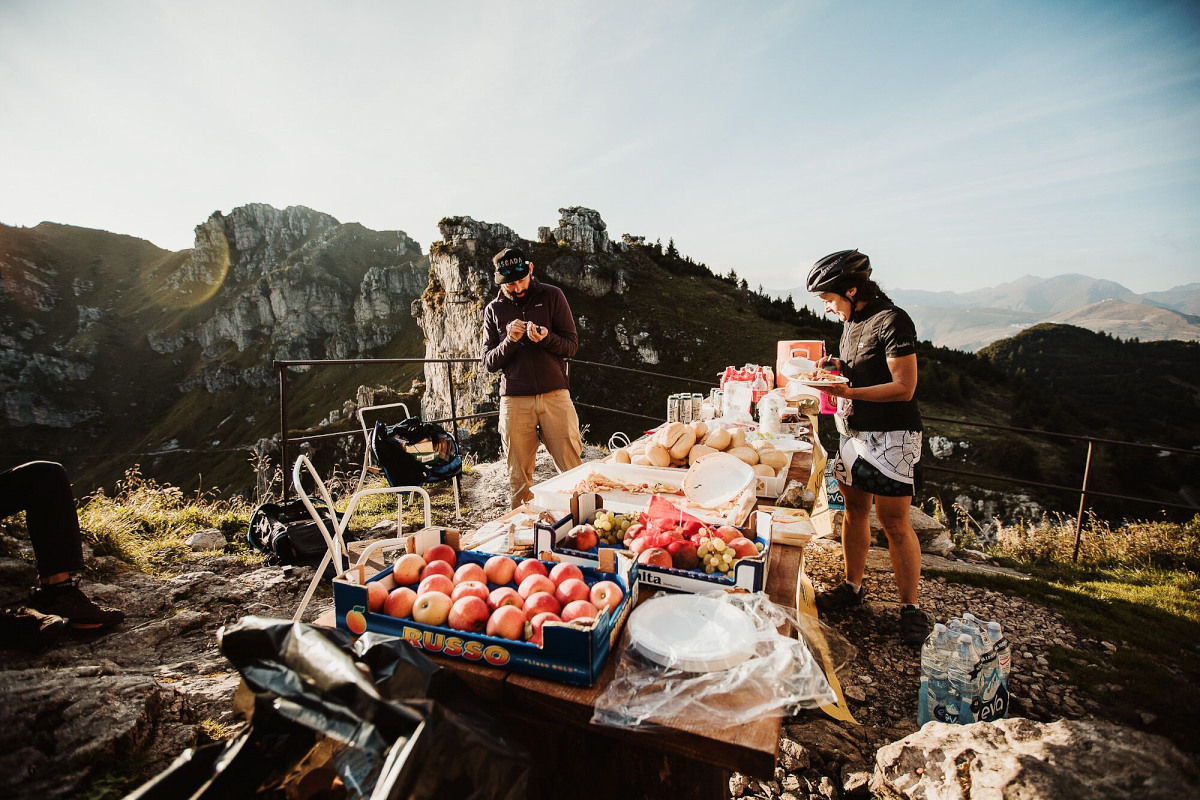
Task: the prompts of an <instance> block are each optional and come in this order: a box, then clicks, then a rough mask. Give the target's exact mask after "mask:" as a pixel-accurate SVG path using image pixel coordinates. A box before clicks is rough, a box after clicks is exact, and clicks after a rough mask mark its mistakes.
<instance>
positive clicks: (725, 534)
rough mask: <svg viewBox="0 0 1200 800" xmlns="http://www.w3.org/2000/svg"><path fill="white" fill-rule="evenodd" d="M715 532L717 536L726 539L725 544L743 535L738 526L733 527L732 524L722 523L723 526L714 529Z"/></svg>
mask: <svg viewBox="0 0 1200 800" xmlns="http://www.w3.org/2000/svg"><path fill="white" fill-rule="evenodd" d="M714 533H716V534H717V536H720V537H721V538H722V539H724V540H725V544H729V543H730V542H732V541H733V540H734V539H736V538H738V537H739V536H741V535H742V532H741V531H739V530H738V529H737V528H734V527H732V526H731V525H722V526H721V527H719V528H717V529H716V530H715V531H714Z"/></svg>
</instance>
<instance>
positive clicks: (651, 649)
mask: <svg viewBox="0 0 1200 800" xmlns="http://www.w3.org/2000/svg"><path fill="white" fill-rule="evenodd" d="M688 599H692V600H694V601H695V603H694V604H689V603H687V602H686V601H687V600H688ZM801 616H803V617H804V619H803V620H801V619H798V618H797V615H796V614H795V613H794V612H792V611H789V610H788V609H786V608H784V607H782V606H779V605H777V604H775V603H773V602H771V600H770V599H769V598H768V597H767V596H766V595H765V594H764V593H762V592H754V593H740V592H733V593H730V592H724V591H715V592H708V593H703V594H696V595H677V594H670V593H665V592H662V593H659V594H657V595H655V596H654V597H652V598H650V599H648V600H646V601H645V602H643V603H641V604H640V605H639V606H638V607H637V608H636V609H635V610H634V612H633V614H632V615H630V618H629V622H628V623H627V625H626V630H625V632H624V633H623V634H622V636H623V638H624V645H625V646H624V647H623V650H622V655H621V658H620V660H619V661H618V662H617V667H616V675H615V676H614V678H613V680H612V681H611V682H610V683H609V685H608V687H607V688H606V689H605V690H604V692H603V693H602V694H601V695H600V697H598V698H597V699H596V706H595V713H594V715H593V717H592V722H593V723H596V724H599V725H611V726H615V727H623V728H628V727H633V726H654V725H668V724H675V725H678V724H684V725H686V724H695V723H696V721H697V720H703V721H704V722H705V723H706V724H710V725H712V726H715V727H718V728H728V727H734V726H737V725H741V724H744V723H747V722H752V721H754V720H756V719H760V718H762V717H764V716H771V715H774V716H788V715H791V714H794V713H796V712H798V711H800V710H801V709H805V708H815V707H819V706H822V705H825V704H828V703H833V702H836V699H837V698H836V695H835V693H834V691H833V690H832V689H831V688H830V685H829V681H828V680H826V678H825V672H824V670H825V665H824V664H822V663H821V661H819V660H818V659H815V658H814V657H813V656H812V653H811V651H810V648H809V647H808V646H807V645H806V644H805V642H804V641H803V637H798V636H797V633H798V632H801V633H803V632H805V631H806V630H807V631H808V634H807V635H810V636H811V635H819V632H820V628H821V623H819V622H818V621H817V620H816V619H815V618H812V617H809V616H808V615H801ZM639 617H640V619H639ZM822 649H823V650H824V651H826V652H828V648H822ZM837 652H838V661H839V662H840V661H841V660H842V658H848V657H852V656H851V655H849V654H847V652H846V650H845V648H844V647H840V646H839V648H838V651H837ZM829 666H830V667H831V668H836V667H837V666H838V664H831V665H829Z"/></svg>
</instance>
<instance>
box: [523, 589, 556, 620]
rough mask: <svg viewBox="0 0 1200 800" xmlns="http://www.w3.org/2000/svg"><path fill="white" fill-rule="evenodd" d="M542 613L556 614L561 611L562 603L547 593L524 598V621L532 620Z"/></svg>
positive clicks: (537, 593)
mask: <svg viewBox="0 0 1200 800" xmlns="http://www.w3.org/2000/svg"><path fill="white" fill-rule="evenodd" d="M544 611H549V612H550V613H552V614H557V613H559V612H560V611H562V603H560V602H558V601H557V600H555V599H554V595H552V594H550V593H549V592H534V593H533V594H531V595H529V597H526V598H525V619H533V618H534V617H536V616H537V615H538V614H541V613H542V612H544Z"/></svg>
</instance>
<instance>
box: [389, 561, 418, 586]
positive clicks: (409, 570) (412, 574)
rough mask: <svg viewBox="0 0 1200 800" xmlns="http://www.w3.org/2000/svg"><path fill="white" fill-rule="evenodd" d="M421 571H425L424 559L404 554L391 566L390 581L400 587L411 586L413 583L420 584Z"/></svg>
mask: <svg viewBox="0 0 1200 800" xmlns="http://www.w3.org/2000/svg"><path fill="white" fill-rule="evenodd" d="M423 569H425V559H424V558H422V557H421V556H419V555H417V554H416V553H405V554H404V555H402V556H400V557H399V558H397V559H396V563H395V564H394V565H392V579H393V580H395V581H396V583H398V584H400V585H401V586H412V585H413V584H414V583H420V581H421V578H422V577H423V576H422V575H421V570H423Z"/></svg>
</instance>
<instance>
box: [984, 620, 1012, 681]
mask: <svg viewBox="0 0 1200 800" xmlns="http://www.w3.org/2000/svg"><path fill="white" fill-rule="evenodd" d="M987 631H988V639H990V640H991V642H992V647H993V648H995V650H996V656H997V661H998V662H999V665H1000V680H1001V681H1003V682H1004V686H1005V688H1007V687H1008V673H1009V671H1010V670H1011V669H1012V646H1011V645H1009V643H1008V639H1005V638H1004V632H1003V631H1002V630H1001V629H1000V623H999V622H989V623H988V624H987Z"/></svg>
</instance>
